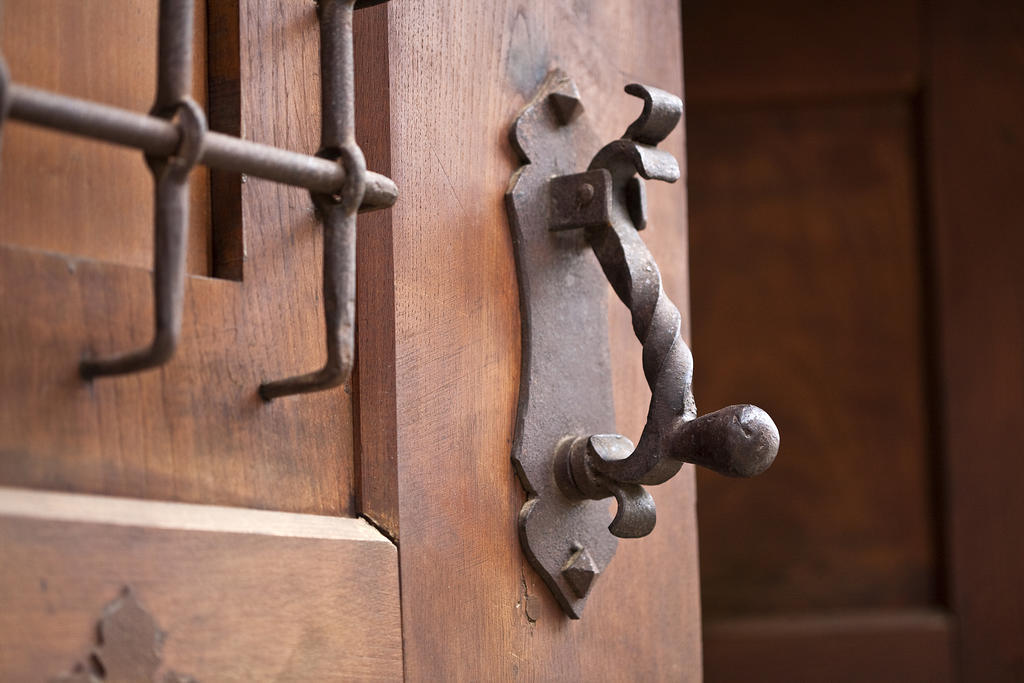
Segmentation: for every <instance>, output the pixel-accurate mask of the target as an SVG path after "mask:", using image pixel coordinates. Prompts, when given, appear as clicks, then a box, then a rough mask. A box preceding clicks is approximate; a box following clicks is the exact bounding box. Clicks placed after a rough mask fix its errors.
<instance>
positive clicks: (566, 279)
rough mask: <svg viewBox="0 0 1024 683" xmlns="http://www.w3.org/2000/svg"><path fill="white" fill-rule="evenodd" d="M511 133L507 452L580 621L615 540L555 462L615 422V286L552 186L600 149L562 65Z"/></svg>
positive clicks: (533, 553)
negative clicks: (516, 366)
mask: <svg viewBox="0 0 1024 683" xmlns="http://www.w3.org/2000/svg"><path fill="white" fill-rule="evenodd" d="M511 139H512V144H513V146H514V147H515V149H516V151H517V152H518V153H519V156H520V158H521V159H522V161H523V166H521V167H520V168H519V170H518V171H516V173H515V175H513V177H512V181H511V183H510V185H509V189H508V191H507V193H506V195H505V202H506V206H507V209H508V215H509V219H510V223H511V227H512V241H513V244H514V246H515V253H516V268H517V272H518V276H519V307H520V312H521V314H522V334H523V351H522V353H523V355H522V377H521V380H520V385H519V412H518V416H517V420H516V434H515V443H514V445H513V449H512V458H513V461H514V462H515V465H516V471H517V473H518V475H519V480H520V481H521V482H522V484H523V487H524V488H525V489H526V491H527V494H528V496H529V499H528V500H527V501H526V504H525V505H523V508H522V510H521V511H520V513H519V535H520V540H521V542H522V546H523V549H524V551H525V552H526V554H527V556H528V557H529V560H530V563H531V564H532V565H533V567H534V569H536V570H537V572H538V573H539V574H540V575H541V577H543V579H544V581H545V582H546V583H547V585H548V587H549V588H550V589H551V592H552V593H554V595H555V597H556V598H557V599H558V601H559V603H560V604H561V605H562V607H563V609H564V610H565V611H566V613H567V614H568V615H569V616H571V617H573V618H577V619H578V618H579V616H580V614H581V613H582V611H583V607H584V605H585V604H586V601H587V593H588V592H589V589H590V587H591V584H592V582H593V580H594V579H595V578H596V577H597V576H598V575H599V574H600V573H601V572H602V571H603V570H604V569H605V567H607V566H608V563H609V562H610V561H611V558H612V556H613V555H614V554H615V549H616V547H617V545H618V539H616V538H615V536H613V535H612V534H611V533H610V532H609V531H608V524H609V522H610V521H611V514H610V512H609V504H608V501H607V500H604V501H596V500H570V499H568V498H567V497H566V496H565V495H563V494H562V492H561V491H560V490H559V488H558V484H557V482H556V481H555V473H554V468H553V467H552V463H553V462H554V460H555V453H556V450H557V448H558V446H559V443H560V442H561V441H563V440H565V439H566V438H567V437H571V436H587V435H590V434H599V433H602V432H604V431H607V430H608V429H611V428H612V427H614V425H615V410H614V406H613V404H612V391H611V367H610V360H609V359H610V355H609V350H608V322H607V318H608V309H607V299H606V297H607V289H608V285H607V283H606V280H605V277H604V275H603V274H602V272H601V268H600V267H599V266H598V263H597V260H596V259H595V258H594V254H593V251H592V250H591V248H590V246H589V245H588V243H587V240H586V237H585V236H584V234H583V231H580V230H574V231H567V232H553V231H551V230H550V229H549V220H548V213H549V185H548V183H549V181H550V179H551V178H552V177H555V176H562V175H568V174H571V173H575V172H576V171H577V169H579V168H586V165H587V163H588V162H589V161H590V158H591V157H592V156H593V154H594V152H595V151H596V150H597V149H598V147H599V144H598V139H597V137H596V135H595V134H594V133H593V131H592V130H591V129H590V127H589V126H587V125H586V122H585V120H584V118H583V116H582V107H581V106H580V102H579V94H578V91H577V90H576V86H575V85H574V84H573V83H572V81H571V80H570V79H569V77H568V76H566V75H565V74H564V73H563V72H561V71H554V72H552V73H551V74H550V75H549V76H548V79H547V80H546V81H545V82H544V84H543V85H542V86H541V88H540V91H539V92H538V93H537V95H536V97H534V99H533V100H532V101H531V102H530V103H529V104H528V105H527V106H526V108H525V109H524V110H523V111H522V113H521V114H520V115H519V117H518V118H517V119H516V121H515V123H514V125H513V127H512V132H511ZM581 331H584V332H581Z"/></svg>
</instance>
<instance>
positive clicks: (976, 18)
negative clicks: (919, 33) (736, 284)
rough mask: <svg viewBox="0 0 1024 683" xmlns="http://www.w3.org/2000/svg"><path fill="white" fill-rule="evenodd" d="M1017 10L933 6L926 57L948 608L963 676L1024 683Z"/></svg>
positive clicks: (1023, 106)
mask: <svg viewBox="0 0 1024 683" xmlns="http://www.w3.org/2000/svg"><path fill="white" fill-rule="evenodd" d="M1022 41H1024V6H1022V5H1021V4H1020V3H1018V2H1012V1H1008V0H1007V1H1003V0H987V1H985V2H975V3H966V4H961V3H955V2H946V1H943V2H938V3H935V9H934V12H933V14H932V18H931V24H930V40H929V48H928V55H929V60H930V63H931V69H932V71H931V75H930V81H931V85H930V87H929V90H928V97H927V101H926V102H927V107H928V112H929V114H928V119H927V124H928V131H929V147H930V154H929V157H928V160H929V165H928V168H929V181H930V185H931V192H930V197H931V205H930V208H931V213H932V215H933V220H934V227H935V233H934V234H935V241H934V245H935V251H934V266H935V276H936V283H937V294H938V299H937V306H936V308H937V313H938V315H937V321H938V325H937V332H938V334H939V335H940V336H939V339H940V349H941V355H940V369H941V371H940V377H941V380H942V384H943V386H944V389H945V391H944V404H943V407H942V412H941V417H942V425H943V432H942V433H943V445H944V449H945V456H946V466H947V468H948V469H947V472H946V477H945V488H946V490H947V491H948V507H947V511H946V512H947V518H948V520H949V536H948V538H949V556H948V557H949V577H950V586H949V588H950V601H951V605H952V607H953V609H954V611H955V612H956V615H957V619H958V630H959V633H960V634H961V636H960V642H959V664H960V674H961V676H962V679H963V680H965V681H972V682H973V681H1020V680H1024V590H1022V589H1021V576H1022V575H1024V545H1022V544H1021V542H1020V539H1021V538H1022V537H1024V497H1022V496H1021V494H1020V485H1019V484H1020V481H1021V479H1022V477H1024V459H1022V458H1021V446H1020V438H1019V433H1020V425H1021V415H1022V414H1024V271H1022V267H1021V258H1020V257H1021V254H1022V253H1024V232H1022V230H1021V227H1022V226H1024V193H1022V192H1021V188H1022V186H1024V137H1022V133H1021V122H1022V121H1024V81H1022V80H1021V74H1022V73H1024V51H1022V49H1021V45H1022V44H1024V43H1022Z"/></svg>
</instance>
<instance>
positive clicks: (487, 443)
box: [361, 0, 701, 681]
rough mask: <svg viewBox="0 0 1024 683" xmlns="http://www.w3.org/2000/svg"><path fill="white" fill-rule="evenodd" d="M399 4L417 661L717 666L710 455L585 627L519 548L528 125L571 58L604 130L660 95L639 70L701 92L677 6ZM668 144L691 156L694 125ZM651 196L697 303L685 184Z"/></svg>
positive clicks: (400, 299)
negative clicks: (704, 532)
mask: <svg viewBox="0 0 1024 683" xmlns="http://www.w3.org/2000/svg"><path fill="white" fill-rule="evenodd" d="M387 11H388V16H389V40H390V45H391V54H390V70H391V86H390V87H391V93H392V97H391V139H392V145H391V155H392V173H393V176H394V178H395V180H396V182H397V183H398V186H399V188H400V190H401V193H402V196H401V198H400V199H399V201H398V203H397V204H396V205H395V207H394V209H393V210H392V221H391V222H392V226H393V230H392V240H393V248H392V253H393V258H394V274H395V283H394V288H395V290H394V301H395V347H396V348H395V359H396V365H395V368H394V372H395V376H396V377H397V382H396V390H397V411H396V413H397V426H396V441H395V447H396V448H397V463H398V465H397V474H398V493H399V508H398V509H399V525H400V528H399V532H400V539H401V541H400V543H401V566H402V591H403V602H402V610H403V628H404V633H405V656H406V674H407V676H408V677H409V678H410V679H411V680H510V679H514V678H517V677H519V678H523V679H531V680H532V679H539V680H693V681H696V680H700V677H701V668H700V667H701V665H700V654H699V653H700V625H699V617H698V615H699V609H700V608H699V602H698V585H697V578H698V577H697V558H696V538H695V528H694V526H695V525H694V516H693V515H694V490H693V479H692V470H689V469H687V470H684V471H683V473H682V474H680V475H679V476H677V477H676V479H675V481H673V482H672V483H671V484H667V485H665V486H662V487H660V488H659V489H657V490H656V491H655V493H654V495H655V497H656V499H657V501H658V528H657V529H656V530H655V532H654V534H653V535H652V536H651V537H649V538H646V539H643V540H641V541H632V542H623V543H622V544H621V545H620V547H619V551H618V553H617V555H616V557H615V559H614V560H613V561H612V563H611V566H610V568H609V569H608V571H607V572H606V573H605V574H604V575H602V576H601V577H600V578H598V579H597V583H596V587H595V589H594V593H593V595H592V597H590V599H589V602H588V605H587V609H586V612H585V614H584V615H583V618H582V620H580V621H578V622H571V621H569V620H568V619H567V618H566V617H565V616H564V615H563V614H562V612H561V610H560V609H559V607H558V606H557V604H556V603H555V601H554V599H553V598H552V597H551V596H550V595H549V593H548V592H547V589H546V587H545V586H544V584H543V582H542V581H541V580H540V579H539V578H538V577H537V576H536V574H534V572H533V571H532V570H531V569H530V568H529V565H528V564H527V561H526V559H525V558H524V557H523V555H522V551H521V550H520V546H519V541H518V538H517V533H516V518H517V514H518V512H519V509H520V506H521V505H522V503H523V498H524V496H523V491H522V489H521V487H520V485H519V483H518V482H517V480H516V478H515V476H514V474H513V470H512V465H511V463H510V460H509V456H510V449H511V441H512V433H513V423H514V416H515V410H516V400H517V393H518V385H519V366H520V328H519V314H518V300H517V288H516V276H515V266H514V257H513V253H512V246H511V238H510V232H509V227H508V223H507V220H506V217H505V208H504V202H503V196H504V192H505V189H506V186H507V184H508V181H509V177H510V175H511V173H512V171H513V168H514V167H515V165H516V159H515V156H514V154H513V152H512V149H511V148H510V146H509V145H508V142H507V134H508V126H509V123H510V122H511V121H512V119H513V117H514V116H515V115H516V113H517V111H518V110H519V109H520V108H521V107H522V106H523V104H524V103H525V101H526V99H527V98H529V97H530V96H531V95H532V93H533V92H534V90H535V89H536V88H537V87H538V86H539V85H540V83H541V82H542V81H543V79H544V77H545V75H546V73H547V72H548V70H549V69H551V68H552V67H554V66H560V67H562V68H563V69H565V70H566V71H568V72H569V73H570V74H571V75H572V76H573V77H574V78H575V79H576V80H577V82H578V84H579V87H580V90H581V93H582V95H583V98H584V106H585V107H586V108H587V115H588V116H589V117H590V119H591V121H592V122H593V124H594V125H595V127H596V130H597V131H598V133H599V135H600V137H601V138H604V139H607V140H611V139H614V138H617V137H618V136H619V135H621V134H622V131H623V130H624V128H625V126H626V125H627V124H628V123H629V122H630V121H632V120H633V119H634V118H635V117H636V115H637V114H638V112H639V107H638V102H637V101H636V100H635V99H634V98H631V97H629V96H627V95H625V94H624V93H623V92H622V87H623V86H624V85H625V84H626V83H629V82H632V81H634V80H641V81H645V82H648V83H651V84H652V85H656V86H658V87H661V88H665V89H667V90H671V91H677V92H678V91H679V89H680V84H681V81H682V74H681V63H680V44H679V17H678V6H677V4H676V3H675V2H674V1H673V0H658V1H657V2H651V3H647V4H645V6H644V9H643V10H642V11H639V10H638V9H637V7H636V6H635V5H634V4H632V3H622V2H615V1H612V0H602V1H600V2H574V1H572V0H557V1H550V0H532V1H530V2H522V1H513V0H496V1H494V2H487V3H480V2H477V1H475V0H473V1H470V0H444V1H442V2H434V3H429V4H414V3H402V2H392V3H389V4H388V7H387ZM665 147H666V148H667V149H670V150H672V151H673V152H674V153H675V154H676V155H678V156H679V157H680V158H682V153H683V143H682V136H681V135H680V134H678V133H676V134H675V135H674V136H673V137H671V138H670V139H669V140H668V141H667V143H666V144H665ZM594 151H596V150H594ZM649 197H650V201H651V221H650V226H651V227H650V228H649V229H648V230H647V232H646V233H645V237H646V239H648V240H649V241H650V243H651V245H652V251H653V252H654V254H655V255H656V257H657V258H658V259H659V262H660V263H661V265H662V270H663V273H664V274H665V279H666V289H667V291H668V292H669V293H670V295H671V296H672V298H673V299H674V300H675V301H676V302H678V303H680V304H684V303H685V302H686V286H685V282H686V266H685V264H686V250H685V241H686V232H685V225H686V220H685V216H686V214H685V192H684V189H683V187H681V186H678V185H677V186H675V187H670V186H667V185H658V186H652V187H651V188H650V190H649ZM611 306H612V308H611V309H610V310H611V311H612V312H613V320H612V349H613V358H614V359H615V361H614V364H615V365H616V373H617V374H616V376H615V380H616V382H615V389H616V393H615V399H616V409H617V412H618V425H617V427H618V428H619V429H621V430H623V431H624V432H625V433H626V434H629V435H630V436H632V437H634V438H635V437H636V436H637V435H638V434H639V432H640V428H641V425H642V424H643V420H644V419H645V416H646V412H647V403H648V400H649V394H648V391H647V388H646V386H645V385H644V380H643V375H642V370H641V362H640V347H639V344H638V343H637V342H636V340H635V338H634V337H633V333H632V330H631V329H630V327H629V322H628V316H627V314H626V311H625V309H624V307H623V306H622V305H621V304H620V303H618V302H617V301H614V302H613V303H612V304H611ZM361 380H362V375H361ZM566 381H571V379H569V378H567V380H566Z"/></svg>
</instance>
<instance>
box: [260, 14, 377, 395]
mask: <svg viewBox="0 0 1024 683" xmlns="http://www.w3.org/2000/svg"><path fill="white" fill-rule="evenodd" d="M354 11H355V0H321V1H320V4H319V5H318V6H317V13H318V14H319V18H320V74H321V78H320V111H321V117H320V151H319V152H317V155H318V156H321V157H325V158H328V159H336V160H337V161H336V165H337V166H339V167H343V168H345V169H346V171H347V174H346V177H345V185H344V186H343V187H342V188H341V189H340V190H338V191H336V192H335V193H333V194H324V193H317V192H313V193H312V194H313V201H314V203H316V205H317V208H319V209H320V213H321V215H322V216H323V219H324V264H323V278H324V279H323V298H324V322H325V323H326V328H327V329H326V338H327V360H326V362H325V363H324V366H323V367H322V368H320V369H319V370H314V371H313V372H309V373H306V374H303V375H297V376H294V377H288V378H287V379H280V380H276V381H273V382H266V383H264V384H262V385H260V396H262V397H263V399H264V400H265V401H270V400H273V399H275V398H279V397H281V396H290V395H293V394H304V393H308V392H313V391H323V390H324V389H329V388H331V387H336V386H338V385H340V384H343V383H345V382H347V381H348V379H349V377H350V376H351V375H352V364H353V363H354V362H355V326H356V213H357V212H358V211H359V207H360V205H361V204H362V202H363V197H364V195H365V193H366V191H367V190H368V187H367V185H368V183H367V176H368V175H369V174H368V173H367V171H366V160H365V159H364V158H363V152H362V150H360V149H359V145H357V144H356V138H355V129H356V116H355V109H356V107H355V87H354V81H355V68H354V66H353V48H352V14H353V12H354Z"/></svg>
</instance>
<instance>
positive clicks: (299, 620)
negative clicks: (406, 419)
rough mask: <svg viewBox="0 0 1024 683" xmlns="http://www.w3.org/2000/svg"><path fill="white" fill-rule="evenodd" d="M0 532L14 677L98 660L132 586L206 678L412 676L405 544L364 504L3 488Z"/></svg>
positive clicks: (9, 665)
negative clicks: (98, 638) (324, 505)
mask: <svg viewBox="0 0 1024 683" xmlns="http://www.w3.org/2000/svg"><path fill="white" fill-rule="evenodd" d="M0 546H2V547H3V552H2V553H0V576H3V581H0V603H2V604H3V606H4V609H3V610H2V612H0V635H2V639H3V647H2V648H0V672H3V677H4V680H11V681H38V680H50V679H51V678H53V679H55V678H56V677H57V676H58V675H60V674H65V673H68V672H70V671H71V670H72V668H73V666H74V664H75V663H76V662H82V661H84V660H87V659H88V657H89V656H90V652H91V651H92V650H93V648H95V647H96V646H97V643H96V642H95V633H96V623H97V621H98V620H99V619H100V618H101V617H102V616H103V614H104V609H105V608H107V607H108V606H109V605H110V604H111V603H112V602H113V601H114V600H115V599H116V598H117V597H118V596H119V595H120V594H121V593H122V591H123V590H124V588H125V587H128V588H129V589H130V590H131V592H132V594H133V596H134V598H135V599H136V600H137V601H138V602H139V603H140V604H141V606H142V607H143V608H144V609H145V610H146V611H147V612H148V613H149V615H150V617H152V619H153V620H155V621H156V624H157V627H158V628H159V629H160V630H161V631H163V632H164V637H163V643H164V645H163V648H162V651H163V664H164V666H165V667H166V668H167V669H173V670H174V671H175V672H177V673H179V674H187V675H190V676H192V677H194V679H195V680H198V681H256V680H290V681H314V680H315V681H337V680H399V679H400V678H401V676H402V637H401V622H400V615H399V595H398V557H397V555H398V553H397V550H396V548H395V546H394V545H392V544H391V543H390V542H388V540H387V539H386V538H384V537H383V536H381V535H380V534H379V533H377V532H376V531H375V530H374V529H373V528H372V527H370V525H368V524H367V523H366V522H364V521H362V520H354V519H343V518H329V517H314V516H312V515H297V514H292V513H281V512H268V511H257V510H237V509H232V508H217V507H212V506H205V505H189V504H182V503H159V502H152V501H140V500H129V499H115V498H105V497H99V496H88V495H81V494H66V493H42V492H29V491H19V490H16V489H0ZM132 626H133V627H134V630H135V632H136V633H138V632H141V631H142V629H141V628H140V626H139V624H138V622H137V621H136V622H133V623H132ZM118 635H119V634H118V633H117V632H116V631H113V632H112V631H111V630H107V631H105V633H104V643H103V645H104V649H106V648H114V649H120V650H122V651H126V654H127V655H130V656H131V657H132V658H133V659H135V658H140V657H144V656H145V655H146V652H145V648H142V649H141V650H142V651H140V650H139V649H138V648H136V647H134V646H133V645H132V644H131V643H129V644H128V645H127V646H124V645H123V642H122V641H120V640H119V639H118ZM151 637H152V636H151ZM143 644H144V643H143ZM150 651H152V641H150ZM107 680H112V679H110V678H108V679H107ZM159 680H163V679H159Z"/></svg>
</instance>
